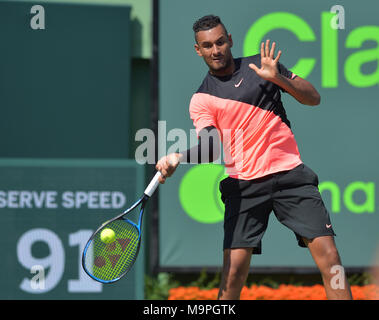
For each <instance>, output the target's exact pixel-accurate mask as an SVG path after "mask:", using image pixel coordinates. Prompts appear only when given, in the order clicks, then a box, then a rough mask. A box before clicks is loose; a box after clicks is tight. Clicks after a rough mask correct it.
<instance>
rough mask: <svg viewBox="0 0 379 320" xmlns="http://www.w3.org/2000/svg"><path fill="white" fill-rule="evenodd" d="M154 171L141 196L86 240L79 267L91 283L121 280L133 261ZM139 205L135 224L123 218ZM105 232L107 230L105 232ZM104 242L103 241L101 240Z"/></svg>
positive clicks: (155, 184)
mask: <svg viewBox="0 0 379 320" xmlns="http://www.w3.org/2000/svg"><path fill="white" fill-rule="evenodd" d="M160 176H161V173H160V172H159V171H158V172H157V173H156V174H155V176H154V178H153V179H152V180H151V182H150V184H149V185H148V186H147V188H146V190H145V192H144V193H143V195H142V197H141V198H140V199H139V200H138V201H137V202H136V203H134V204H133V205H132V206H131V207H130V208H129V209H127V210H125V211H124V212H123V213H121V214H120V215H118V216H116V217H114V218H113V219H111V220H108V221H106V222H105V223H103V224H102V225H101V226H100V227H99V228H98V229H97V230H96V231H95V232H94V233H93V234H92V236H91V237H90V239H89V240H88V242H87V244H86V246H85V247H84V250H83V255H82V266H83V269H84V271H85V272H86V273H87V274H88V275H89V276H90V277H91V278H92V279H94V280H96V281H99V282H102V283H112V282H115V281H117V280H119V279H121V277H123V276H124V275H125V274H126V273H127V272H128V271H129V270H130V269H131V267H132V266H133V264H134V262H135V261H136V259H137V256H138V251H139V248H140V244H141V224H142V216H143V211H144V209H145V205H146V202H147V201H148V200H149V199H150V197H151V196H152V194H153V193H154V191H155V190H156V189H157V187H158V185H159V181H158V179H159V177H160ZM139 205H141V209H140V214H139V219H138V224H135V223H134V222H133V221H131V220H129V219H128V218H125V215H127V214H128V213H130V212H131V211H132V210H134V209H135V208H137V207H138V206H139ZM105 229H110V230H112V231H113V232H114V233H113V232H112V231H110V230H106V231H104V230H105ZM102 231H104V232H108V233H110V234H111V237H110V239H104V237H103V239H101V238H102V237H101V233H102ZM104 240H106V241H104Z"/></svg>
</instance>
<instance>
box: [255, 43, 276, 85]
mask: <svg viewBox="0 0 379 320" xmlns="http://www.w3.org/2000/svg"><path fill="white" fill-rule="evenodd" d="M275 45H276V44H275V42H273V44H272V46H271V50H270V40H267V41H266V45H265V43H264V42H262V43H261V67H260V68H258V67H257V66H256V65H255V64H254V63H250V64H249V67H250V68H251V69H253V70H254V71H255V72H256V73H257V74H258V76H260V77H261V78H263V79H265V80H269V81H271V80H273V79H275V78H276V76H277V75H278V61H279V58H280V56H281V54H282V52H281V51H280V50H279V52H278V55H277V56H276V58H274V53H275Z"/></svg>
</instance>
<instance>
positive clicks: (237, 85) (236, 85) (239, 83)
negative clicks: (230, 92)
mask: <svg viewBox="0 0 379 320" xmlns="http://www.w3.org/2000/svg"><path fill="white" fill-rule="evenodd" d="M242 80H243V78H242V79H241V80H240V82H238V83H237V84H235V85H234V86H235V87H236V88H238V87H239V86H240V85H241V83H242Z"/></svg>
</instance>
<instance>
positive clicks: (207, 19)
mask: <svg viewBox="0 0 379 320" xmlns="http://www.w3.org/2000/svg"><path fill="white" fill-rule="evenodd" d="M219 24H221V25H222V27H223V28H224V30H225V34H226V35H228V31H226V28H225V26H224V24H223V23H222V22H221V19H220V17H219V16H215V15H212V14H210V15H207V16H204V17H202V18H200V19H199V20H197V21H196V22H195V23H194V24H193V27H192V29H193V31H194V32H195V39H196V34H197V33H198V32H199V31H206V30H209V29H213V28H214V27H217V26H218V25H219ZM196 40H197V39H196Z"/></svg>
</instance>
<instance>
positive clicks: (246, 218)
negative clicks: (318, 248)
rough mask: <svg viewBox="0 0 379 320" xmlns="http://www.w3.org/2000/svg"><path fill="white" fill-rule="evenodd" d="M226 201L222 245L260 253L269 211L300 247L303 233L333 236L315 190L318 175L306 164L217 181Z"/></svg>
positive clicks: (327, 214)
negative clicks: (268, 173) (268, 172)
mask: <svg viewBox="0 0 379 320" xmlns="http://www.w3.org/2000/svg"><path fill="white" fill-rule="evenodd" d="M220 191H221V198H222V201H223V202H224V203H225V218H224V249H227V248H254V251H253V252H254V254H261V253H262V243H261V241H262V237H263V235H264V233H265V231H266V229H267V224H268V219H269V215H270V213H271V211H273V212H274V214H275V216H276V217H277V219H278V220H279V221H280V222H281V223H282V224H284V225H285V226H287V227H288V228H289V229H291V230H292V231H293V232H294V233H295V236H296V238H297V241H298V244H299V246H301V247H306V245H305V243H304V242H303V239H302V238H303V237H305V238H307V239H314V238H316V237H319V236H326V235H330V236H335V233H334V231H333V228H332V225H331V222H330V216H329V213H328V211H327V209H326V208H325V205H324V203H323V201H322V199H321V195H320V192H319V190H318V177H317V175H316V174H315V173H314V172H313V171H312V170H311V169H310V168H308V167H307V166H306V165H304V164H301V165H299V166H297V167H296V168H294V169H292V170H289V171H282V172H278V173H274V174H270V175H268V176H265V177H262V178H258V179H254V180H238V179H233V178H230V177H229V178H226V179H224V180H222V181H221V182H220Z"/></svg>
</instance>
